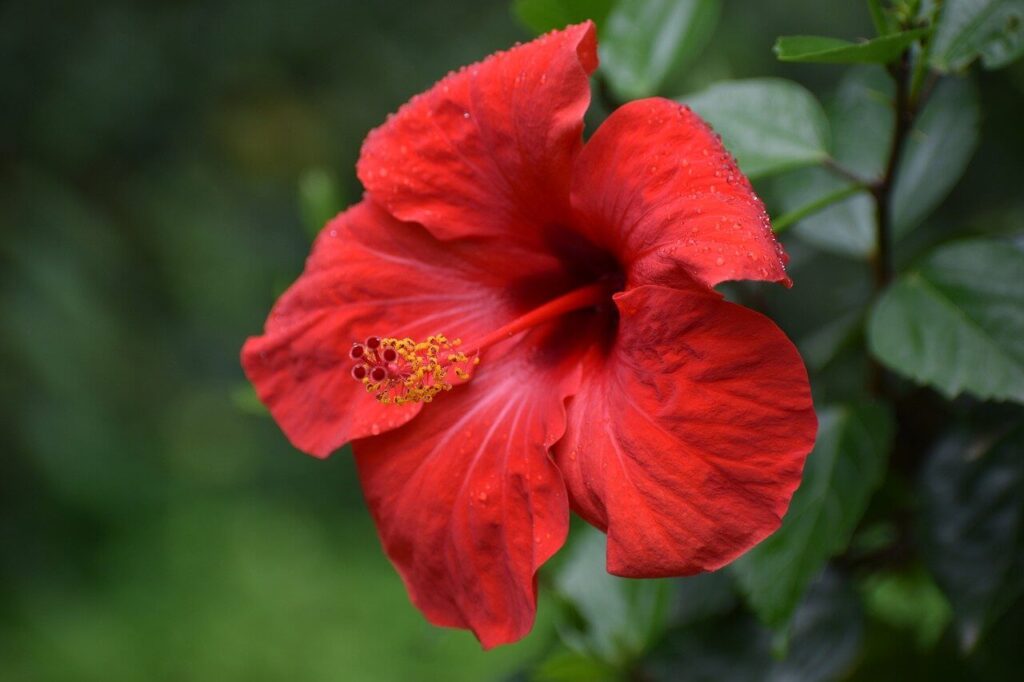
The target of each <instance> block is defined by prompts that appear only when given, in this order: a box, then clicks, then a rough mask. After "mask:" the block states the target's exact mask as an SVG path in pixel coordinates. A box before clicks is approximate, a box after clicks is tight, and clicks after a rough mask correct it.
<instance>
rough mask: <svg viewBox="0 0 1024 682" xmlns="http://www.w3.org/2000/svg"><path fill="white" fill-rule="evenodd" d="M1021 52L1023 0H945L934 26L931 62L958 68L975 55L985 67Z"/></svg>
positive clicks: (946, 68) (939, 66)
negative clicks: (936, 24) (937, 21)
mask: <svg viewBox="0 0 1024 682" xmlns="http://www.w3.org/2000/svg"><path fill="white" fill-rule="evenodd" d="M1021 54H1024V0H946V3H945V6H944V7H943V9H942V14H941V16H940V18H939V23H938V26H937V27H936V29H935V37H934V39H933V42H932V51H931V63H932V66H934V67H935V68H936V69H938V70H939V71H947V72H948V71H960V70H962V69H965V68H967V67H968V66H970V64H971V62H973V61H974V60H975V59H977V58H978V57H981V63H982V64H983V65H984V66H985V68H988V69H996V68H999V67H1001V66H1006V65H1007V64H1009V63H1010V62H1012V61H1014V60H1015V59H1017V58H1019V57H1020V56H1021Z"/></svg>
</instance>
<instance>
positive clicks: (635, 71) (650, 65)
mask: <svg viewBox="0 0 1024 682" xmlns="http://www.w3.org/2000/svg"><path fill="white" fill-rule="evenodd" d="M719 11H720V5H719V2H718V0H619V1H618V2H617V3H616V4H615V8H614V9H613V10H612V12H611V13H610V14H609V15H608V22H607V24H606V25H605V27H604V31H603V32H602V35H601V70H602V72H603V73H604V76H605V78H606V79H607V81H608V85H609V86H610V87H611V89H612V91H613V92H614V93H615V94H616V95H617V96H618V97H619V98H621V99H623V100H630V99H637V98H640V97H650V96H652V95H655V94H657V93H658V89H659V88H660V87H661V85H662V83H664V82H665V79H666V78H667V77H668V76H669V75H671V74H672V73H673V72H674V71H676V70H678V69H681V68H683V67H684V66H685V65H686V64H687V63H689V62H690V61H691V60H693V59H694V58H695V57H696V56H697V55H698V54H699V53H700V51H701V50H703V49H704V46H705V45H707V43H708V41H709V40H710V39H711V34H712V32H713V31H714V27H715V24H716V23H717V22H718V14H719Z"/></svg>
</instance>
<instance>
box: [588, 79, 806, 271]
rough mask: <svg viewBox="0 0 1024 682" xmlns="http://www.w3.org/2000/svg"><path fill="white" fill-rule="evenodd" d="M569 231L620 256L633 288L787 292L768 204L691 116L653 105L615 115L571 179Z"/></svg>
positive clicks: (663, 103)
mask: <svg viewBox="0 0 1024 682" xmlns="http://www.w3.org/2000/svg"><path fill="white" fill-rule="evenodd" d="M572 205H573V210H574V211H575V217H574V225H575V226H576V228H577V229H578V230H579V231H581V232H582V233H584V234H585V235H587V236H588V237H590V239H591V240H592V241H594V242H595V243H597V244H599V245H601V246H603V247H605V248H607V249H608V250H610V251H612V252H613V253H616V254H619V257H620V259H621V261H622V262H623V264H624V265H625V267H626V270H627V274H628V276H629V279H630V283H631V284H632V285H634V286H636V285H641V284H664V285H666V286H675V285H676V283H677V280H679V279H683V280H685V279H689V278H690V277H696V278H697V279H699V280H701V281H703V282H705V283H707V284H708V285H709V286H714V285H715V284H718V283H719V282H721V281H724V280H734V279H758V280H768V281H777V282H783V283H785V284H787V285H788V284H789V278H788V277H787V276H786V272H785V269H784V265H785V256H784V254H783V252H782V248H781V246H779V244H778V242H776V241H775V237H774V236H773V235H772V232H771V227H770V225H769V223H768V215H767V214H766V213H765V210H764V204H762V203H761V200H760V199H759V198H758V197H757V195H755V194H754V190H753V188H751V186H750V182H749V181H748V180H747V178H746V177H745V176H744V175H743V174H742V173H740V171H739V169H738V168H737V167H736V163H735V161H734V160H733V158H732V156H731V155H730V154H729V153H728V152H727V151H726V150H725V148H724V147H723V146H722V143H721V140H720V139H719V138H718V136H717V135H715V133H714V132H713V131H712V130H711V128H710V127H708V125H707V124H706V123H704V121H702V120H701V119H700V118H699V117H698V116H697V115H696V114H695V113H693V112H692V111H690V109H689V108H687V107H685V106H682V105H679V104H676V103H675V102H672V101H669V100H666V99H661V98H652V99H644V100H637V101H635V102H630V103H629V104H626V105H625V106H622V107H620V108H618V109H616V110H615V112H614V113H613V114H612V115H611V116H609V117H608V119H607V120H606V121H605V122H604V123H603V124H602V125H601V127H600V128H598V130H597V132H596V133H594V135H593V137H591V139H590V140H589V141H588V142H587V144H586V146H585V147H584V149H583V152H582V153H581V154H580V155H579V157H578V159H577V161H576V168H575V170H574V172H573V179H572Z"/></svg>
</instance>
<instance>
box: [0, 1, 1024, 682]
mask: <svg viewBox="0 0 1024 682" xmlns="http://www.w3.org/2000/svg"><path fill="white" fill-rule="evenodd" d="M870 32H871V28H870V19H869V17H868V15H867V13H866V11H865V10H864V8H863V6H862V5H861V3H859V2H852V3H822V2H819V1H814V0H787V1H785V2H773V3H764V2H759V1H757V0H745V1H739V0H737V1H734V2H728V3H726V6H725V8H724V10H723V15H722V17H721V19H720V21H719V23H718V27H717V29H716V31H715V34H714V37H713V39H712V40H711V42H710V44H709V46H708V48H707V49H706V50H705V51H704V52H703V53H702V54H701V56H700V57H699V59H697V61H696V62H695V64H694V65H693V66H692V67H691V68H689V69H687V70H686V71H685V72H684V73H681V74H676V75H674V76H673V79H674V80H672V81H671V82H670V84H669V85H667V86H666V88H667V92H666V94H683V93H686V92H691V91H693V90H696V89H698V88H700V87H702V86H704V85H707V84H709V83H711V82H714V81H716V80H720V79H723V78H730V77H753V76H764V75H783V76H785V77H787V78H793V79H796V80H798V81H800V82H802V83H803V84H805V85H807V86H808V87H810V88H811V89H812V90H814V91H815V92H819V93H820V92H827V91H828V90H829V89H830V88H831V87H832V86H833V85H834V81H835V80H836V79H837V77H838V76H837V72H836V71H833V70H828V69H825V68H821V67H816V66H801V65H795V66H794V65H784V64H780V63H778V62H776V61H775V59H774V58H773V56H772V54H771V51H770V48H771V45H772V43H773V41H774V39H775V37H776V36H777V35H779V34H798V33H821V34H839V35H844V36H856V35H868V34H870ZM530 37H531V33H530V32H529V31H528V30H527V29H526V28H525V27H524V26H522V25H521V24H519V23H518V22H517V21H516V19H515V17H514V16H513V14H512V12H511V11H510V8H509V6H508V5H507V4H506V3H504V2H479V1H472V0H460V1H458V2H439V1H438V2H416V3H412V2H399V1H397V0H387V1H380V2H350V1H346V0H331V1H327V0H291V1H290V2H284V1H281V2H271V1H269V0H205V1H202V2H200V1H195V2H189V1H186V0H164V1H159V0H150V1H148V2H140V1H137V0H93V1H89V2H83V1H81V0H33V1H28V0H22V1H19V0H13V1H8V2H5V3H3V4H0V84H2V90H0V97H2V100H3V101H2V106H0V174H2V183H0V230H2V232H0V235H2V239H0V316H2V326H0V397H2V408H3V409H2V410H0V447H2V450H3V453H2V454H3V456H2V457H0V680H5V681H8V680H10V681H20V680H94V679H96V680H98V679H104V680H133V679H157V680H280V679H296V680H371V681H372V680H411V679H443V680H453V681H454V680H488V679H505V678H509V677H512V676H517V675H518V676H524V679H525V677H528V676H529V675H530V673H528V672H523V671H529V670H532V669H533V668H534V666H535V664H536V663H537V662H538V661H540V660H542V659H544V657H546V656H548V655H549V654H550V652H551V651H552V650H553V647H556V646H558V645H557V644H556V642H557V638H556V637H555V635H554V632H553V629H554V625H553V623H552V621H553V617H552V614H553V611H554V610H555V605H554V604H552V603H549V601H547V600H545V599H542V606H541V615H540V619H539V624H538V627H537V628H536V629H535V631H534V632H533V633H532V634H531V635H530V636H529V637H528V638H527V639H526V640H524V641H523V642H522V643H520V644H518V645H515V646H511V647H504V648H500V649H498V650H496V651H493V652H489V653H486V654H485V653H483V652H481V651H480V649H479V646H478V645H477V643H476V641H475V640H474V639H473V638H472V636H471V635H469V634H467V633H464V632H457V631H445V630H439V629H435V628H432V627H431V626H429V625H427V624H426V623H425V622H424V621H423V619H422V618H421V616H420V615H419V614H418V612H416V610H415V609H414V608H413V607H412V606H411V605H410V604H409V602H408V599H407V597H406V595H405V591H404V589H403V588H402V585H401V581H400V580H399V579H398V577H397V576H396V574H395V573H394V571H393V570H392V569H391V567H390V565H389V564H388V563H387V561H386V559H385V558H384V556H383V554H382V552H381V550H380V548H379V545H378V542H377V540H376V537H375V534H374V530H373V527H372V524H371V522H370V518H369V515H368V514H367V512H366V511H365V509H364V506H363V502H362V497H361V494H360V492H359V489H358V485H357V483H356V480H355V473H354V467H353V464H352V462H351V460H350V458H349V457H348V456H347V453H345V452H342V453H339V454H337V455H336V456H334V457H332V458H331V459H329V460H327V461H317V460H315V459H313V458H309V457H306V456H304V455H302V454H300V453H298V452H296V451H295V450H293V449H292V448H291V447H290V446H289V445H288V443H287V442H286V441H285V439H284V438H283V436H282V435H281V434H280V432H279V431H278V430H277V428H276V427H275V425H274V424H273V422H272V421H271V420H269V419H267V418H266V417H265V416H264V415H262V414H261V413H260V410H259V408H258V406H257V405H255V404H254V403H253V401H252V398H251V394H249V393H248V392H246V390H245V386H244V380H243V376H242V373H241V369H240V367H239V363H238V352H239V349H240V347H241V344H242V342H243V340H244V339H245V337H246V336H248V335H251V334H254V333H257V332H258V331H259V330H260V329H261V327H262V323H263V320H264V318H265V316H266V313H267V312H268V310H269V308H270V305H271V304H272V302H273V300H274V298H275V296H276V294H277V293H279V292H280V291H281V290H283V288H284V287H285V286H287V284H288V283H289V282H290V281H291V280H292V279H294V277H295V276H296V275H297V274H298V273H299V271H300V270H301V267H302V263H303V259H304V258H305V255H306V253H307V250H308V248H309V240H310V235H311V229H313V226H315V225H316V224H318V223H319V221H320V220H322V218H323V217H324V215H326V214H329V213H330V211H332V210H336V209H340V208H342V207H343V206H344V205H345V204H346V203H347V202H351V201H356V200H358V199H359V196H360V189H359V186H358V183H357V182H356V179H355V174H354V163H355V160H356V158H357V154H358V150H359V145H360V143H361V141H362V139H363V137H364V136H365V134H366V133H367V131H368V130H369V129H370V128H371V127H373V126H375V125H377V124H378V123H379V122H381V121H383V119H384V117H385V115H386V114H387V113H388V112H389V111H393V110H394V109H396V108H397V107H398V106H399V105H400V104H401V103H402V102H403V101H405V100H406V99H408V98H409V97H410V96H411V95H412V94H414V93H416V92H419V91H422V90H424V89H425V88H427V87H429V85H430V84H432V83H433V82H434V81H435V80H437V79H438V78H439V77H440V76H442V75H443V74H444V73H445V72H447V71H448V70H449V69H452V68H456V67H458V66H460V65H463V64H466V63H469V62H471V61H474V60H476V59H479V58H482V57H483V56H485V55H486V54H489V53H491V52H493V51H495V50H497V49H501V48H504V47H507V46H509V45H510V44H512V43H513V42H514V41H516V40H527V39H529V38H530ZM979 84H980V94H981V101H982V103H983V105H984V109H983V110H984V112H985V117H984V119H983V121H982V130H983V135H982V142H981V146H980V148H979V150H978V152H977V154H976V155H975V157H974V160H973V161H972V163H971V166H970V168H969V170H968V173H967V176H966V177H965V179H964V181H963V182H962V183H961V184H960V185H959V186H958V188H957V189H956V190H955V191H954V193H953V195H952V196H951V198H950V199H949V200H948V201H947V202H946V204H944V205H943V209H942V212H941V219H940V220H939V221H938V226H937V227H936V228H935V229H936V231H937V232H935V233H932V234H933V235H934V234H936V233H941V230H942V229H943V227H942V226H943V225H944V224H949V223H952V222H956V221H961V222H962V221H975V222H978V223H986V224H988V223H992V222H996V223H1007V222H1013V221H1019V220H1020V218H1021V215H1022V213H1021V205H1020V201H1019V194H1020V187H1022V186H1024V172H1022V168H1021V163H1020V159H1021V158H1024V127H1022V126H1021V125H1020V111H1021V108H1020V105H1021V101H1022V97H1021V95H1022V92H1024V68H1022V65H1021V64H1020V63H1018V64H1017V65H1015V66H1014V67H1012V68H1010V69H1006V70H1003V71H998V72H991V73H990V72H985V73H982V74H980V78H979ZM596 113H597V116H598V117H599V116H600V115H601V114H600V111H599V110H598V111H597V112H596ZM303 196H305V197H306V198H305V200H303ZM979 207H983V208H984V210H983V211H982V210H981V209H980V208H979ZM933 238H934V236H933V237H928V236H925V237H924V238H923V239H925V240H928V239H933ZM788 241H790V240H789V238H788V237H787V243H788ZM791 248H794V246H793V245H791ZM795 248H796V249H797V250H799V248H800V246H799V245H798V244H797V245H795ZM800 284H801V285H802V286H803V285H806V286H805V287H804V291H810V290H813V287H814V285H813V282H812V283H810V284H808V283H807V281H804V282H800ZM794 291H796V290H794ZM797 310H799V308H797V307H794V308H793V311H797ZM790 316H791V317H794V315H793V313H792V312H791V315H790ZM797 317H798V316H797ZM780 320H781V321H782V323H783V324H784V325H785V324H790V325H795V326H797V327H798V326H799V324H800V321H799V319H796V320H795V321H790V322H787V319H786V316H785V314H782V315H780ZM935 608H937V609H940V610H941V609H942V608H943V605H942V604H941V603H940V604H939V605H938V606H936V607H935ZM898 609H899V605H897V610H898ZM911 612H912V615H911V616H910V617H911V618H912V619H913V618H915V617H916V616H914V615H913V613H916V611H913V606H911ZM898 617H899V616H898V615H897V620H898ZM936 618H938V619H939V620H941V618H942V616H941V615H940V616H937V617H936ZM1009 620H1010V623H1011V626H1012V624H1013V623H1020V622H1021V621H1022V619H1021V618H1020V617H1019V615H1018V616H1015V617H1013V618H1010V619H1009ZM915 627H916V626H915ZM939 627H940V628H941V627H942V624H941V623H940V624H939ZM760 636H761V635H757V637H760ZM755 639H756V637H755ZM996 639H998V638H996ZM752 641H753V640H752ZM709 646H711V645H709ZM759 646H760V645H759ZM880 651H882V653H879V654H878V656H879V657H880V659H879V660H880V661H881V662H880V663H878V664H877V666H876V668H880V669H885V667H886V666H887V665H888V663H887V661H889V660H896V659H897V658H899V657H901V656H902V655H903V654H902V653H901V652H889V653H886V652H885V651H884V650H880ZM887 657H888V658H887ZM868 669H871V668H870V667H869V668H868ZM714 677H715V676H714V675H712V676H711V679H713V678H714Z"/></svg>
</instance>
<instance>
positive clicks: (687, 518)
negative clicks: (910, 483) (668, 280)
mask: <svg viewBox="0 0 1024 682" xmlns="http://www.w3.org/2000/svg"><path fill="white" fill-rule="evenodd" d="M616 303H617V304H618V306H619V310H620V313H621V321H620V325H619V334H618V337H617V339H616V345H615V347H614V349H613V351H612V354H611V356H610V357H609V358H608V359H607V361H606V365H605V368H604V371H599V372H594V373H593V375H591V376H588V380H587V383H586V384H585V385H584V386H583V387H582V389H581V390H580V392H579V394H577V395H576V396H575V397H574V398H573V399H572V400H571V401H570V403H569V407H568V420H569V425H568V427H567V430H566V434H565V437H564V438H563V439H562V440H561V441H560V442H559V443H558V446H557V448H556V462H557V463H558V466H559V469H560V470H561V471H562V475H563V476H564V477H565V480H566V485H567V486H568V488H569V494H570V498H571V500H572V503H573V508H574V509H575V510H576V511H577V512H578V513H579V514H580V515H581V516H583V517H584V518H585V519H587V520H588V521H590V522H591V523H592V524H594V525H595V526H598V527H599V528H602V529H604V530H606V531H607V533H608V570H609V571H610V572H611V573H614V574H616V575H622V576H630V577H656V576H670V575H688V574H692V573H697V572H699V571H709V570H714V569H717V568H719V567H721V566H723V565H724V564H726V563H728V562H730V561H732V560H733V559H735V558H736V557H737V556H739V555H740V554H742V553H743V552H744V551H746V550H747V549H749V548H750V547H752V546H753V545H754V544H756V543H757V542H759V541H760V540H762V539H763V538H764V537H766V536H767V535H768V534H770V533H771V532H772V531H774V530H775V529H776V528H777V527H778V526H779V523H780V520H781V518H782V515H783V514H784V513H785V511H786V509H787V508H788V506H789V500H790V497H791V496H792V494H793V491H794V490H795V489H796V487H797V485H798V484H799V483H800V474H801V471H802V469H803V463H804V459H805V458H806V456H807V453H808V452H809V451H810V450H811V447H812V446H813V444H814V437H815V431H816V428H817V426H816V425H817V419H816V417H815V415H814V410H813V406H812V404H811V394H810V388H809V386H808V381H807V372H806V370H805V369H804V366H803V363H802V362H801V360H800V356H799V355H798V354H797V351H796V349H795V348H794V347H793V344H792V343H791V342H790V341H789V339H787V338H786V336H785V335H784V334H783V333H782V332H781V331H780V330H779V329H778V327H776V326H775V325H774V324H773V323H772V322H771V321H770V320H769V319H768V318H766V317H764V316H762V315H760V314H759V313H756V312H753V311H751V310H748V309H746V308H743V307H741V306H737V305H734V304H732V303H728V302H726V301H724V300H722V299H721V298H719V297H718V296H717V295H715V294H714V292H710V291H707V290H703V289H699V288H697V287H696V286H694V287H693V288H691V290H689V291H679V290H675V289H670V288H667V287H660V286H643V287H640V288H637V289H633V290H632V291H629V292H626V293H623V294H617V295H616Z"/></svg>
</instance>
